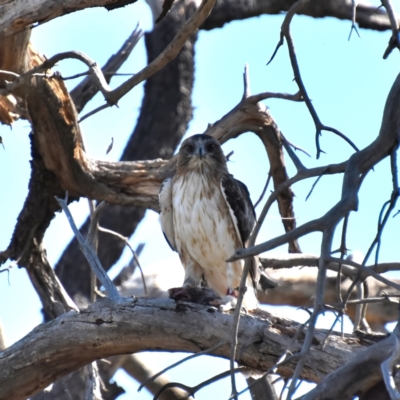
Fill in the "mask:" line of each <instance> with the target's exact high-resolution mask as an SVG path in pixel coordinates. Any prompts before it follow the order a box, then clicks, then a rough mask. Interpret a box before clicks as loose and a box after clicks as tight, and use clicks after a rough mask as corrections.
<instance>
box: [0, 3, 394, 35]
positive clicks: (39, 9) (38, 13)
mask: <svg viewBox="0 0 400 400" xmlns="http://www.w3.org/2000/svg"><path fill="white" fill-rule="evenodd" d="M135 1H136V0H124V2H123V5H127V4H131V3H134V2H135ZM118 2H119V1H118V0H114V1H113V0H85V1H77V0H69V1H68V2H65V1H59V0H58V1H52V0H34V1H30V2H29V6H28V7H27V6H26V3H25V2H24V1H23V0H17V1H14V2H13V4H10V3H6V4H3V5H2V8H3V9H2V11H3V12H2V13H1V15H2V16H1V17H0V26H2V33H3V34H5V35H10V34H15V33H18V32H21V31H23V30H25V29H27V28H29V27H30V26H32V25H34V24H35V23H39V24H42V23H45V22H47V21H50V20H52V19H54V18H57V17H59V16H62V15H65V14H68V13H71V12H74V11H79V10H83V9H85V8H89V7H104V6H107V8H111V7H112V6H113V4H114V3H115V4H118ZM294 3H295V0H253V1H251V2H250V3H249V2H248V1H245V0H233V1H232V0H219V1H218V2H217V4H216V7H215V10H214V11H213V13H212V14H211V17H210V19H209V20H208V21H207V22H206V23H205V24H204V25H203V26H202V28H203V29H214V28H219V27H221V26H223V25H224V24H225V23H228V22H231V21H233V20H240V19H245V18H250V17H256V16H259V15H261V14H280V13H281V12H284V11H287V10H288V9H289V8H290V7H291V6H292V5H293V4H294ZM303 13H304V14H305V15H309V16H311V17H316V18H323V17H335V18H338V19H345V20H349V21H351V20H352V18H353V10H352V4H351V2H346V1H340V2H337V1H334V0H330V1H324V2H323V3H315V4H313V5H312V6H310V7H309V8H307V9H306V10H303ZM356 22H357V23H358V24H359V26H360V27H361V28H366V29H374V30H379V31H381V30H388V29H390V23H389V19H388V17H387V16H386V13H385V12H384V11H383V10H376V7H374V6H372V5H370V4H368V3H367V2H364V3H361V4H360V3H359V4H358V6H357V13H356Z"/></svg>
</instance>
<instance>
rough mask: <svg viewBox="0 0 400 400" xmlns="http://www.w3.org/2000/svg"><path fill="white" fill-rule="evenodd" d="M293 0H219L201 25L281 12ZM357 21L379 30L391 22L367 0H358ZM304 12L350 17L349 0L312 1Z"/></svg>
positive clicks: (217, 25)
mask: <svg viewBox="0 0 400 400" xmlns="http://www.w3.org/2000/svg"><path fill="white" fill-rule="evenodd" d="M294 3H296V0H252V1H248V0H219V1H217V4H216V5H215V7H214V10H213V11H212V13H211V15H210V17H209V18H208V19H207V20H206V21H205V23H204V24H203V25H202V26H201V29H206V30H210V29H215V28H220V27H222V26H223V25H224V24H226V23H228V22H231V21H236V20H241V19H245V18H251V17H258V16H260V15H262V14H281V13H282V12H285V11H288V10H289V9H290V7H292V5H293V4H294ZM357 3H358V4H357V13H356V22H357V23H358V26H359V27H360V28H365V29H374V30H378V31H383V30H389V29H390V22H389V18H388V17H387V15H386V13H385V11H384V10H381V9H379V10H377V9H376V7H375V6H373V5H371V4H369V3H368V2H357ZM300 13H301V14H303V15H308V16H310V17H314V18H324V17H334V18H338V19H344V20H348V21H352V19H353V7H352V4H351V2H350V1H345V0H340V1H337V0H325V1H323V2H315V1H313V2H311V3H310V4H309V5H308V7H307V8H305V9H303V10H301V12H300Z"/></svg>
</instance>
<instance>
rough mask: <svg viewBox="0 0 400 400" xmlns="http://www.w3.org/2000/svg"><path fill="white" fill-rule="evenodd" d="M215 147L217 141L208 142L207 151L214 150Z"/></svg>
mask: <svg viewBox="0 0 400 400" xmlns="http://www.w3.org/2000/svg"><path fill="white" fill-rule="evenodd" d="M215 147H216V144H215V143H208V144H207V145H206V151H208V152H212V151H213V150H214V149H215Z"/></svg>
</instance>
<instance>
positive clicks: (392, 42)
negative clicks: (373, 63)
mask: <svg viewBox="0 0 400 400" xmlns="http://www.w3.org/2000/svg"><path fill="white" fill-rule="evenodd" d="M381 1H382V4H383V6H384V7H385V8H386V12H387V14H388V17H389V21H390V26H391V28H392V36H391V37H390V39H389V44H388V46H387V48H386V50H385V52H384V54H383V59H384V60H386V59H387V58H388V57H389V55H390V53H391V52H392V51H393V50H394V49H395V48H398V49H400V41H399V22H398V20H397V15H396V12H395V10H394V7H393V4H392V2H391V0H381Z"/></svg>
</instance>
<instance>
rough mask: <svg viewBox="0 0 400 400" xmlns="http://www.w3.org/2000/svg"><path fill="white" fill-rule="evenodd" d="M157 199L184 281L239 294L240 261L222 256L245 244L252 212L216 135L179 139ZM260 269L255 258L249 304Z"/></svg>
mask: <svg viewBox="0 0 400 400" xmlns="http://www.w3.org/2000/svg"><path fill="white" fill-rule="evenodd" d="M159 202H160V210H161V211H160V222H161V227H162V230H163V232H164V235H165V237H166V239H167V241H168V243H169V245H170V246H171V248H172V249H173V250H175V251H177V252H178V253H179V256H180V259H181V262H182V264H183V267H184V268H185V280H184V284H183V287H199V286H200V285H201V283H202V282H204V280H205V281H206V282H207V284H208V286H209V287H210V288H211V289H213V290H214V291H215V292H217V293H218V295H219V296H221V297H222V298H231V299H234V298H235V297H237V293H238V291H237V289H238V287H239V284H240V278H241V275H242V271H243V267H244V261H243V260H239V261H233V262H227V261H226V260H227V259H229V258H230V257H231V256H232V255H233V254H234V252H235V250H236V249H238V248H243V247H245V246H246V244H247V241H248V239H249V236H250V234H251V232H252V230H253V227H254V225H255V220H256V217H255V212H254V208H253V205H252V203H251V200H250V196H249V192H248V190H247V187H246V186H245V185H244V184H243V183H242V182H240V181H238V180H237V179H235V178H234V177H233V176H232V175H230V174H229V172H228V167H227V162H226V158H225V155H224V153H223V151H222V148H221V146H220V144H219V143H218V141H217V140H216V139H214V138H213V137H211V136H209V135H205V134H197V135H194V136H191V137H189V138H188V139H186V140H185V141H184V142H183V143H182V145H181V147H180V150H179V153H178V159H177V169H176V173H175V175H174V176H173V177H172V178H169V179H166V180H165V181H164V182H163V184H162V186H161V189H160V193H159ZM258 274H259V272H258V265H257V262H256V260H255V259H253V260H252V267H251V271H250V274H249V277H248V280H247V291H246V293H245V296H244V302H243V306H244V307H245V308H246V309H247V310H252V309H255V308H257V298H256V292H255V287H256V282H257V281H258Z"/></svg>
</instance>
